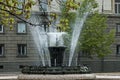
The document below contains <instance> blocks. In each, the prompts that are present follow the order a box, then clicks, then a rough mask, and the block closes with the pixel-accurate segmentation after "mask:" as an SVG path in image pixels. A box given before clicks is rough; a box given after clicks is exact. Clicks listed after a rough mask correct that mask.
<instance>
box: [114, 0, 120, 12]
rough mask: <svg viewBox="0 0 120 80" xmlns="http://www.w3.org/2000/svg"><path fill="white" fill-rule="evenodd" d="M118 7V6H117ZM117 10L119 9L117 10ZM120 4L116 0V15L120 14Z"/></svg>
mask: <svg viewBox="0 0 120 80" xmlns="http://www.w3.org/2000/svg"><path fill="white" fill-rule="evenodd" d="M116 5H117V6H116ZM116 8H117V9H116ZM119 8H120V2H117V1H116V0H115V5H114V9H115V10H114V13H115V14H120V9H119Z"/></svg>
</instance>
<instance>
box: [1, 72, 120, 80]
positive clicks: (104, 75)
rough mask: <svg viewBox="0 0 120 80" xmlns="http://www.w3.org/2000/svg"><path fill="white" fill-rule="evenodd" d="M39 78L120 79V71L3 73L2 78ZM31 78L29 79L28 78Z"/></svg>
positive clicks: (61, 79)
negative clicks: (52, 73) (41, 73)
mask: <svg viewBox="0 0 120 80" xmlns="http://www.w3.org/2000/svg"><path fill="white" fill-rule="evenodd" d="M18 78H21V80H24V79H26V80H29V79H31V80H37V79H38V78H40V79H41V78H42V79H45V80H63V79H64V80H68V79H69V80H75V79H77V80H79V79H82V80H84V79H88V78H89V79H91V80H92V79H94V80H120V72H116V73H92V74H67V75H39V74H38V75H24V74H21V73H6V74H5V73H1V74H0V80H17V79H18ZM28 78H29V79H28Z"/></svg>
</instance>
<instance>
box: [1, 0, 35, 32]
mask: <svg viewBox="0 0 120 80" xmlns="http://www.w3.org/2000/svg"><path fill="white" fill-rule="evenodd" d="M34 4H35V2H33V1H32V0H25V1H24V0H23V1H22V2H21V0H0V24H4V25H6V26H10V29H11V30H12V29H13V28H12V25H13V24H14V23H15V17H18V16H22V17H24V18H25V19H28V18H29V17H30V11H31V8H32V5H34Z"/></svg>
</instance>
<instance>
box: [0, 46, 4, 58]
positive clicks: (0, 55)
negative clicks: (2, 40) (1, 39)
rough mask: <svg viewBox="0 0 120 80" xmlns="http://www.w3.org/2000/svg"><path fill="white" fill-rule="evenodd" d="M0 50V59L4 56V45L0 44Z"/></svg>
mask: <svg viewBox="0 0 120 80" xmlns="http://www.w3.org/2000/svg"><path fill="white" fill-rule="evenodd" d="M0 48H2V54H0V57H3V56H5V46H4V44H0Z"/></svg>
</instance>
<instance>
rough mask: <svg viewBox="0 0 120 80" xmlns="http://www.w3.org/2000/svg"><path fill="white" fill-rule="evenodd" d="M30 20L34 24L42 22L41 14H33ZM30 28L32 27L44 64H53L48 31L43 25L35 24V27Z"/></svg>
mask: <svg viewBox="0 0 120 80" xmlns="http://www.w3.org/2000/svg"><path fill="white" fill-rule="evenodd" d="M30 21H31V22H32V23H34V24H38V23H40V19H39V16H35V15H34V16H32V17H31V18H30ZM29 28H30V31H31V34H32V37H33V39H34V42H35V44H36V47H37V50H38V54H39V56H40V58H41V61H42V65H43V66H46V65H47V66H51V63H50V55H49V50H48V39H47V38H48V36H47V32H46V31H45V30H44V27H42V26H35V27H32V26H30V27H29Z"/></svg>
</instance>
